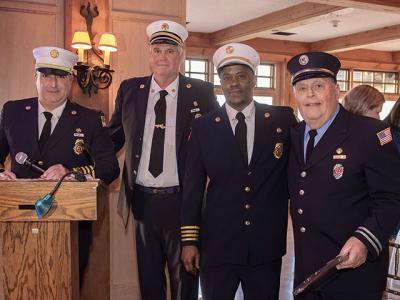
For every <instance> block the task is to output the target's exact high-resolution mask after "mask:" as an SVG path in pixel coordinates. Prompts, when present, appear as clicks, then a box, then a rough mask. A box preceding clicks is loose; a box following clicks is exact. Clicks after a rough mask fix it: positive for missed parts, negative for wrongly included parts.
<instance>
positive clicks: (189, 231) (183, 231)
mask: <svg viewBox="0 0 400 300" xmlns="http://www.w3.org/2000/svg"><path fill="white" fill-rule="evenodd" d="M182 233H199V230H182Z"/></svg>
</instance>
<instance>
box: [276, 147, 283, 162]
mask: <svg viewBox="0 0 400 300" xmlns="http://www.w3.org/2000/svg"><path fill="white" fill-rule="evenodd" d="M282 154H283V143H276V144H275V149H274V156H275V158H277V159H280V158H281V157H282Z"/></svg>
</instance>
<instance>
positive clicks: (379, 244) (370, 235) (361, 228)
mask: <svg viewBox="0 0 400 300" xmlns="http://www.w3.org/2000/svg"><path fill="white" fill-rule="evenodd" d="M358 229H359V230H362V231H365V233H366V234H368V235H369V237H370V238H372V239H373V240H374V242H375V243H376V245H377V246H378V248H379V251H382V249H383V248H382V244H381V243H380V241H379V240H378V239H377V237H376V236H375V235H374V234H373V233H372V232H371V231H369V230H368V229H367V228H365V227H363V226H360V227H358Z"/></svg>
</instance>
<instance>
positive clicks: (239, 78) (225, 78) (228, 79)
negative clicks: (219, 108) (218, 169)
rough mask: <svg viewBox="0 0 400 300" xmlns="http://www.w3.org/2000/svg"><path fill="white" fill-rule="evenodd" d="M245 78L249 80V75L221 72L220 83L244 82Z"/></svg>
mask: <svg viewBox="0 0 400 300" xmlns="http://www.w3.org/2000/svg"><path fill="white" fill-rule="evenodd" d="M247 80H249V76H248V75H247V74H236V75H230V74H222V75H221V77H220V81H221V83H224V84H230V83H233V82H245V81H247Z"/></svg>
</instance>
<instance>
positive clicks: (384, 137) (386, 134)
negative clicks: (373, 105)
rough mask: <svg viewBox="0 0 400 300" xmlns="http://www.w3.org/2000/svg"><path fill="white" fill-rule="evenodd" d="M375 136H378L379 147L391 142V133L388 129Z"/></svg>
mask: <svg viewBox="0 0 400 300" xmlns="http://www.w3.org/2000/svg"><path fill="white" fill-rule="evenodd" d="M376 135H377V136H378V139H379V142H380V143H381V146H383V145H385V144H387V143H389V142H391V141H392V133H391V132H390V127H388V128H386V129H383V130H382V131H379V132H378V133H377V134H376Z"/></svg>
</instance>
